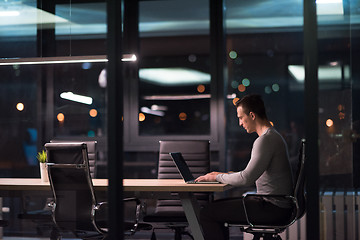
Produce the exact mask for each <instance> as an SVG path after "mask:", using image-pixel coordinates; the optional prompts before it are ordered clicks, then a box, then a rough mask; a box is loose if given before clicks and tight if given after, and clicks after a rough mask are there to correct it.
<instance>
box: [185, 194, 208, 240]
mask: <svg viewBox="0 0 360 240" xmlns="http://www.w3.org/2000/svg"><path fill="white" fill-rule="evenodd" d="M179 197H180V199H181V203H182V206H183V208H184V211H185V215H186V219H187V220H188V223H189V226H190V229H191V233H192V235H193V236H194V238H195V240H204V236H203V232H202V228H201V225H200V219H199V211H200V206H199V204H198V202H197V200H196V198H195V197H194V194H193V193H192V192H179Z"/></svg>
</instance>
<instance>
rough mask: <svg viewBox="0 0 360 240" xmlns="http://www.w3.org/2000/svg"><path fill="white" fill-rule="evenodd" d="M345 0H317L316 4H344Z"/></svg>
mask: <svg viewBox="0 0 360 240" xmlns="http://www.w3.org/2000/svg"><path fill="white" fill-rule="evenodd" d="M342 2H343V0H316V4H329V3H342Z"/></svg>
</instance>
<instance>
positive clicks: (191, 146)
mask: <svg viewBox="0 0 360 240" xmlns="http://www.w3.org/2000/svg"><path fill="white" fill-rule="evenodd" d="M170 152H181V153H182V155H183V157H184V159H185V161H186V163H187V165H188V166H189V168H190V171H191V172H192V174H193V175H194V177H195V178H196V177H198V176H200V175H203V174H206V173H208V172H209V170H210V156H209V155H210V154H209V152H210V151H209V141H206V140H204V141H196V140H186V141H160V151H159V166H158V179H181V178H182V177H181V175H180V173H179V171H178V169H177V168H176V165H175V164H174V162H173V160H172V158H171V157H170V155H169V153H170ZM195 196H196V198H197V199H198V201H199V204H204V203H205V202H208V201H209V194H206V193H196V194H195ZM177 211H180V212H182V211H183V208H182V205H181V202H180V200H176V199H159V200H158V201H157V206H156V212H177Z"/></svg>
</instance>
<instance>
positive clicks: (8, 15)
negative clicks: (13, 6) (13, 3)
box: [0, 11, 20, 17]
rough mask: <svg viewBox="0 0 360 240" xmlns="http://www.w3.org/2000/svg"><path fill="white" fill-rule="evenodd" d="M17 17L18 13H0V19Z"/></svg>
mask: <svg viewBox="0 0 360 240" xmlns="http://www.w3.org/2000/svg"><path fill="white" fill-rule="evenodd" d="M19 15H20V12H19V11H0V17H17V16H19Z"/></svg>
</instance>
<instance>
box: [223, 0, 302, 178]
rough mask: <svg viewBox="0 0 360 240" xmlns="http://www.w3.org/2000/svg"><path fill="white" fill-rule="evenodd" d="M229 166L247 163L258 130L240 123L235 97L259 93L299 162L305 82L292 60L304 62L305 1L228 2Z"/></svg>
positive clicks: (292, 159) (291, 154)
mask: <svg viewBox="0 0 360 240" xmlns="http://www.w3.org/2000/svg"><path fill="white" fill-rule="evenodd" d="M226 9H227V10H226V32H227V35H226V40H227V50H226V51H227V52H226V54H227V71H228V84H227V85H228V89H227V91H228V96H231V98H230V99H228V100H227V106H228V111H227V148H228V154H227V158H228V159H227V163H226V164H227V166H225V168H226V169H227V170H234V171H238V170H242V169H244V168H245V167H246V165H247V163H248V161H249V159H250V153H251V146H252V143H253V141H254V139H255V138H256V137H257V135H254V134H252V135H248V134H247V133H246V131H245V130H244V129H243V128H242V127H240V126H239V123H238V118H237V115H236V108H235V107H234V102H236V100H238V99H239V98H241V97H243V96H245V95H247V94H251V93H256V94H260V95H261V96H262V97H263V100H264V102H265V106H266V109H267V116H268V118H269V120H270V121H271V123H272V124H273V125H274V127H275V128H276V129H277V130H278V131H279V132H280V133H281V134H282V135H283V137H284V139H285V140H286V141H287V144H288V147H289V154H290V157H291V161H292V162H294V166H296V160H297V154H298V147H299V143H300V140H301V138H302V137H303V135H304V131H303V127H304V106H303V102H304V82H303V81H299V80H297V79H295V78H293V77H292V73H291V71H290V70H291V67H290V66H291V65H293V64H298V65H302V61H303V59H302V49H303V43H302V37H303V35H302V24H303V17H302V2H299V1H284V2H281V3H279V2H274V1H255V2H254V1H252V2H243V1H236V0H234V1H233V0H227V1H226Z"/></svg>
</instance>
